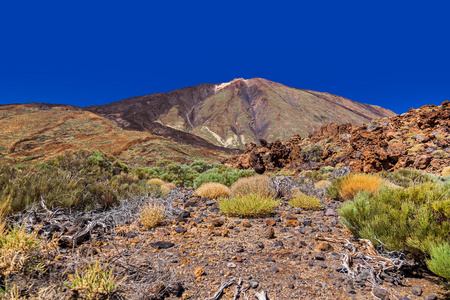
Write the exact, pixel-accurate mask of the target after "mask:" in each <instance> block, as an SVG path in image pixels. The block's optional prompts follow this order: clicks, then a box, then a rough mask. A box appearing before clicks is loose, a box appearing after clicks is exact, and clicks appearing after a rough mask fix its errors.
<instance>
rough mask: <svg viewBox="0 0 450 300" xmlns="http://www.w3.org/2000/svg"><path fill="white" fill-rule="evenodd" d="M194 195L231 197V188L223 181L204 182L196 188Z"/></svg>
mask: <svg viewBox="0 0 450 300" xmlns="http://www.w3.org/2000/svg"><path fill="white" fill-rule="evenodd" d="M194 196H201V197H209V198H211V199H217V198H221V197H229V196H230V188H229V187H227V186H226V185H224V184H221V183H217V182H207V183H203V184H202V185H201V186H200V187H199V188H198V189H196V190H195V192H194Z"/></svg>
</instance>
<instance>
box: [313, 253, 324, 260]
mask: <svg viewBox="0 0 450 300" xmlns="http://www.w3.org/2000/svg"><path fill="white" fill-rule="evenodd" d="M313 258H314V259H315V260H325V258H326V256H325V254H324V253H323V252H314V253H313Z"/></svg>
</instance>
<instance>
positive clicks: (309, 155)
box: [300, 145, 323, 162]
mask: <svg viewBox="0 0 450 300" xmlns="http://www.w3.org/2000/svg"><path fill="white" fill-rule="evenodd" d="M322 154H323V149H322V147H321V146H320V145H313V146H311V147H309V148H308V149H305V150H302V151H301V152H300V157H301V159H303V160H304V161H306V162H309V161H320V160H321V159H322Z"/></svg>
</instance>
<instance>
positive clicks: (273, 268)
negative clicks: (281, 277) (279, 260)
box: [271, 267, 280, 273]
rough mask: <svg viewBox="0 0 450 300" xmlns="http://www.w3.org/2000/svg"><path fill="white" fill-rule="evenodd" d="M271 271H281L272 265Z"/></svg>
mask: <svg viewBox="0 0 450 300" xmlns="http://www.w3.org/2000/svg"><path fill="white" fill-rule="evenodd" d="M271 271H272V272H273V273H278V272H280V270H279V269H278V268H277V267H272V269H271Z"/></svg>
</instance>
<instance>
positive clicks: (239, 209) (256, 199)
mask: <svg viewBox="0 0 450 300" xmlns="http://www.w3.org/2000/svg"><path fill="white" fill-rule="evenodd" d="M279 203H280V202H279V201H275V200H274V198H272V197H264V196H261V195H259V194H248V195H245V196H242V197H236V198H230V199H223V200H221V201H220V203H219V209H220V211H221V212H223V213H224V214H226V215H227V216H231V217H262V216H268V215H270V214H272V213H273V212H274V210H275V208H276V207H277V206H278V205H279Z"/></svg>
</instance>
